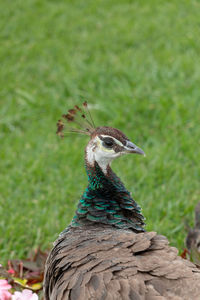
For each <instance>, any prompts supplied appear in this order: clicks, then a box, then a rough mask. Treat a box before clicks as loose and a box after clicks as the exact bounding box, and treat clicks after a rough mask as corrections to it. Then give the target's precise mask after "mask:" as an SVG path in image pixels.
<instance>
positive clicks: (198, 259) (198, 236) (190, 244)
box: [185, 202, 200, 266]
mask: <svg viewBox="0 0 200 300" xmlns="http://www.w3.org/2000/svg"><path fill="white" fill-rule="evenodd" d="M185 243H186V247H187V251H188V253H189V256H190V259H191V260H192V261H193V262H194V263H195V264H197V265H199V266H200V202H198V204H197V205H196V207H195V224H194V228H191V229H190V230H189V232H188V234H187V237H186V241H185Z"/></svg>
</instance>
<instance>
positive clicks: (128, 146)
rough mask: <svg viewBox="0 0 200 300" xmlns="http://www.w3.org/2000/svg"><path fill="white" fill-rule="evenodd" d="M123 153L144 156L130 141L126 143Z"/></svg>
mask: <svg viewBox="0 0 200 300" xmlns="http://www.w3.org/2000/svg"><path fill="white" fill-rule="evenodd" d="M125 152H126V153H136V154H141V155H144V156H146V155H145V153H144V151H143V150H142V149H140V148H139V147H137V146H136V145H135V144H133V143H132V142H130V141H127V142H126V146H125Z"/></svg>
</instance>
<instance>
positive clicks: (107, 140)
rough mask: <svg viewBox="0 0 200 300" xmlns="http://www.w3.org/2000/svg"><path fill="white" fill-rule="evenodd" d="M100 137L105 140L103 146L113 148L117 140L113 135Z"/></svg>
mask: <svg viewBox="0 0 200 300" xmlns="http://www.w3.org/2000/svg"><path fill="white" fill-rule="evenodd" d="M99 138H100V139H101V140H102V141H103V146H104V147H106V148H112V147H113V146H114V145H115V141H114V140H113V139H112V138H111V137H104V138H103V137H101V136H99Z"/></svg>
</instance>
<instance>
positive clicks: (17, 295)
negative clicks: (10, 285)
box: [12, 289, 38, 300]
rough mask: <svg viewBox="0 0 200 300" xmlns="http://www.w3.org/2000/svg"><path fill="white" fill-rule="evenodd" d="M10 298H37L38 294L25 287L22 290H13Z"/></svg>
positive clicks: (15, 299)
mask: <svg viewBox="0 0 200 300" xmlns="http://www.w3.org/2000/svg"><path fill="white" fill-rule="evenodd" d="M12 300H38V295H37V294H35V293H33V292H32V291H30V290H27V289H25V290H23V291H22V292H14V295H12Z"/></svg>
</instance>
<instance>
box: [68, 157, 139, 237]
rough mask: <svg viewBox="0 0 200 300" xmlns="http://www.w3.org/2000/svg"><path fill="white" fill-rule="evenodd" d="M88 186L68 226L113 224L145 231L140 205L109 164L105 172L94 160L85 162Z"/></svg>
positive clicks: (118, 226) (136, 230)
mask: <svg viewBox="0 0 200 300" xmlns="http://www.w3.org/2000/svg"><path fill="white" fill-rule="evenodd" d="M86 171H87V175H88V182H89V184H88V187H87V188H86V190H85V192H84V193H83V195H82V198H81V200H80V201H79V204H78V208H77V210H76V214H75V216H74V218H73V220H72V223H71V226H72V227H77V226H82V225H92V224H97V223H99V225H100V224H106V225H110V226H114V227H116V228H123V229H131V230H133V231H135V232H142V231H145V230H144V228H143V226H144V217H143V215H142V214H141V208H140V207H139V206H138V205H137V203H136V202H135V201H134V200H133V198H132V197H131V194H130V193H129V191H128V190H127V189H126V188H125V186H124V185H123V183H122V182H121V180H120V179H119V177H117V176H116V175H115V173H114V172H113V171H112V170H111V168H110V167H109V166H108V168H107V173H106V174H105V173H104V172H103V171H102V169H101V168H100V167H99V165H98V163H97V162H95V163H94V166H90V165H88V164H87V163H86Z"/></svg>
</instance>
